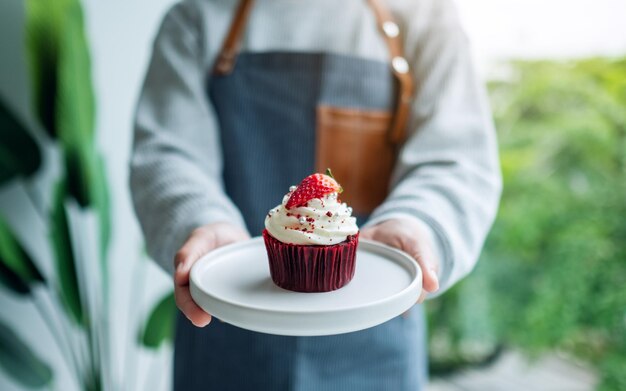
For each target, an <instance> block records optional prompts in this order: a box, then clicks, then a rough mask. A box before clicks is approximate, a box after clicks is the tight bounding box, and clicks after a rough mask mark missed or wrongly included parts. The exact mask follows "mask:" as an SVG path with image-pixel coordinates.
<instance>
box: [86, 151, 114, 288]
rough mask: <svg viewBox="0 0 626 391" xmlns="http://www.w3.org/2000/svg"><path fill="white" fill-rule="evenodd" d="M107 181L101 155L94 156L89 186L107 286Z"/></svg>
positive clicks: (108, 218)
mask: <svg viewBox="0 0 626 391" xmlns="http://www.w3.org/2000/svg"><path fill="white" fill-rule="evenodd" d="M108 186H109V185H108V181H107V173H106V167H105V164H104V159H103V158H102V156H96V165H95V171H94V181H93V186H92V187H91V189H92V192H93V199H94V205H95V208H96V210H97V213H98V217H99V222H100V250H101V252H100V260H101V272H102V276H103V281H104V286H105V287H107V286H108V275H109V273H108V268H107V262H106V260H107V254H108V248H109V243H110V241H111V204H110V199H109V188H108Z"/></svg>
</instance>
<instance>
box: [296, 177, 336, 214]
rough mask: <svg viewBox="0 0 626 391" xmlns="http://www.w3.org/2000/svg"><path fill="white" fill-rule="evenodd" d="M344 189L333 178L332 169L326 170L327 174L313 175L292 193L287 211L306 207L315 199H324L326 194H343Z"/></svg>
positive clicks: (305, 179)
mask: <svg viewBox="0 0 626 391" xmlns="http://www.w3.org/2000/svg"><path fill="white" fill-rule="evenodd" d="M342 191H343V189H342V188H341V186H339V183H337V181H336V180H335V178H333V174H332V173H331V172H330V168H329V169H327V170H326V174H319V173H318V174H313V175H309V176H308V177H306V178H304V179H303V180H302V182H300V184H299V185H298V187H297V188H296V190H294V191H293V193H291V197H289V200H288V201H287V205H286V207H287V209H291V208H293V207H298V206H304V205H306V203H307V202H309V201H310V200H312V199H313V198H322V197H323V196H325V195H326V194H330V193H341V192H342Z"/></svg>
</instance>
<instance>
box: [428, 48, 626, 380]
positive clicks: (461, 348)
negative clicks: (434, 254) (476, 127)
mask: <svg viewBox="0 0 626 391" xmlns="http://www.w3.org/2000/svg"><path fill="white" fill-rule="evenodd" d="M490 95H491V101H492V105H493V109H494V114H495V119H496V125H497V129H498V137H499V144H500V154H501V163H502V171H503V176H504V192H503V196H502V201H501V206H500V211H499V214H498V218H497V220H496V223H495V225H494V227H493V230H492V232H491V234H490V236H489V238H488V240H487V243H486V246H485V250H484V252H483V255H482V259H481V261H480V262H479V264H478V266H477V268H476V270H475V272H474V274H472V275H471V276H470V277H468V279H467V280H466V281H464V282H463V283H461V284H459V285H458V286H457V287H455V288H454V289H453V290H452V291H451V292H449V294H446V295H444V296H443V297H442V298H440V299H438V300H435V301H433V302H432V303H430V305H429V309H430V312H431V339H432V341H431V342H432V343H431V356H432V358H431V359H432V363H433V368H434V369H445V368H446V364H447V365H455V364H458V363H459V362H461V361H463V360H468V359H469V360H472V359H475V358H476V357H484V356H485V355H486V354H487V353H488V351H489V350H490V349H493V348H494V347H495V346H498V345H500V344H504V345H512V346H515V347H516V348H518V349H522V350H525V351H527V352H529V353H531V354H537V353H540V352H542V351H545V350H547V349H558V350H560V351H564V352H567V353H570V354H572V355H574V356H578V357H580V358H582V359H584V360H586V361H588V362H589V363H590V364H591V365H593V366H594V367H596V368H597V370H598V372H599V374H600V376H601V384H600V386H599V389H600V390H603V391H609V390H610V391H617V390H625V389H626V58H625V59H615V60H608V59H588V60H579V61H570V62H549V61H518V62H513V63H511V64H508V65H507V68H506V77H503V78H502V80H498V81H494V82H492V83H490Z"/></svg>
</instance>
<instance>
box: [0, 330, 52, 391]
mask: <svg viewBox="0 0 626 391" xmlns="http://www.w3.org/2000/svg"><path fill="white" fill-rule="evenodd" d="M0 366H2V367H3V368H4V369H5V372H6V373H7V374H8V375H9V376H10V377H11V378H13V379H14V380H15V381H17V382H18V383H20V384H21V385H22V386H25V387H28V388H40V387H43V386H46V385H48V384H50V382H51V381H52V369H50V366H48V365H47V364H46V363H44V362H43V361H42V360H41V359H40V358H39V357H37V356H36V355H35V353H34V352H33V351H32V350H31V349H30V348H29V347H28V346H27V345H26V344H25V343H24V342H23V341H22V339H21V338H20V337H19V336H18V335H17V334H15V332H13V330H11V328H9V327H8V326H7V325H6V324H4V323H2V322H0Z"/></svg>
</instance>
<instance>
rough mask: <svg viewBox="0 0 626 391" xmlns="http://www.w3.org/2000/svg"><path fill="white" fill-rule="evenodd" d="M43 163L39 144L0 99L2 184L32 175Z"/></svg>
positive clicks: (0, 165)
mask: <svg viewBox="0 0 626 391" xmlns="http://www.w3.org/2000/svg"><path fill="white" fill-rule="evenodd" d="M40 165H41V151H40V150H39V145H37V142H35V140H34V139H33V137H32V136H31V135H30V133H29V131H28V130H27V129H26V128H25V127H24V125H23V124H22V123H21V122H20V121H19V120H18V119H17V117H15V115H14V114H13V113H12V112H11V111H10V110H9V108H8V107H7V106H6V105H5V103H4V102H3V101H2V100H1V99H0V184H2V183H4V182H6V181H8V180H10V179H12V178H14V177H16V176H18V175H22V176H30V175H32V174H33V173H35V171H37V169H39V166H40Z"/></svg>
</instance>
